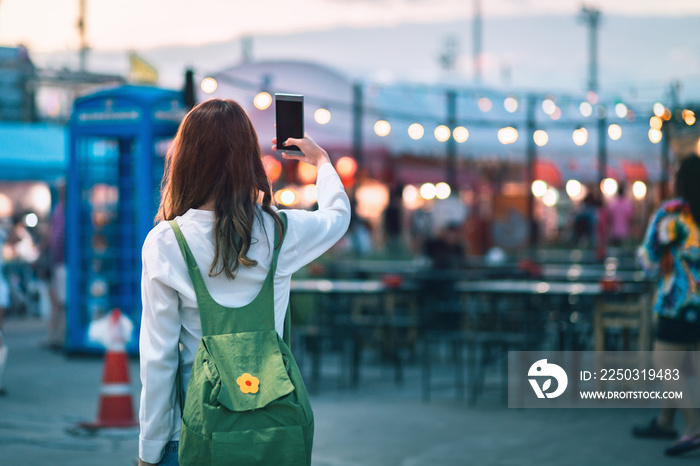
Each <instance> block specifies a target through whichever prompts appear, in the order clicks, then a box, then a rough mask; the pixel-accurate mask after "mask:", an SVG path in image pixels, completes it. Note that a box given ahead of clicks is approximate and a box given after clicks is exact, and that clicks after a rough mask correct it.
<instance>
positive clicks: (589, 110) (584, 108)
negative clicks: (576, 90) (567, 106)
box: [578, 102, 593, 117]
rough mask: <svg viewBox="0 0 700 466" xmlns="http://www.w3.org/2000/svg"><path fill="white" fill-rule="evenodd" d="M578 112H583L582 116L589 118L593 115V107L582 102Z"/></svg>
mask: <svg viewBox="0 0 700 466" xmlns="http://www.w3.org/2000/svg"><path fill="white" fill-rule="evenodd" d="M578 111H579V112H581V115H583V116H585V117H589V116H591V115H593V105H591V104H589V103H588V102H581V104H580V105H579V106H578Z"/></svg>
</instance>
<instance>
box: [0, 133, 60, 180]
mask: <svg viewBox="0 0 700 466" xmlns="http://www.w3.org/2000/svg"><path fill="white" fill-rule="evenodd" d="M66 138H67V130H66V128H65V127H64V126H61V125H54V124H46V123H13V122H3V123H0V180H3V181H19V180H39V181H55V180H56V179H58V178H62V177H65V175H66V169H67V167H68V162H67V160H68V159H67V157H66Z"/></svg>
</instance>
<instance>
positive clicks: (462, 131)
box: [452, 126, 469, 143]
mask: <svg viewBox="0 0 700 466" xmlns="http://www.w3.org/2000/svg"><path fill="white" fill-rule="evenodd" d="M452 137H453V138H455V141H457V142H460V143H461V142H467V139H469V130H468V129H467V128H465V127H464V126H458V127H456V128H455V129H454V130H453V131H452Z"/></svg>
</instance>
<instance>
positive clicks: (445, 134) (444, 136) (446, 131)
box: [434, 125, 451, 142]
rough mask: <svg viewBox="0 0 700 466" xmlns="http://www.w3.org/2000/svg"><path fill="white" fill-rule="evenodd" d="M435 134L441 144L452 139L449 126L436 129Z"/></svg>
mask: <svg viewBox="0 0 700 466" xmlns="http://www.w3.org/2000/svg"><path fill="white" fill-rule="evenodd" d="M434 134H435V139H437V140H438V141H440V142H445V141H447V140H448V139H450V134H451V131H450V128H448V127H447V126H445V125H440V126H438V127H437V128H435V131H434Z"/></svg>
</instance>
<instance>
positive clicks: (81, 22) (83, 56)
mask: <svg viewBox="0 0 700 466" xmlns="http://www.w3.org/2000/svg"><path fill="white" fill-rule="evenodd" d="M86 2H87V0H80V17H79V18H78V32H79V33H80V71H81V72H83V73H84V72H86V71H87V53H88V49H89V47H88V43H87V37H86V35H85V9H86Z"/></svg>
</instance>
